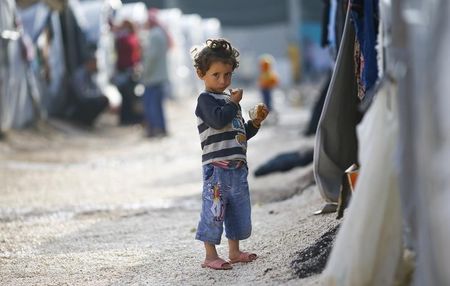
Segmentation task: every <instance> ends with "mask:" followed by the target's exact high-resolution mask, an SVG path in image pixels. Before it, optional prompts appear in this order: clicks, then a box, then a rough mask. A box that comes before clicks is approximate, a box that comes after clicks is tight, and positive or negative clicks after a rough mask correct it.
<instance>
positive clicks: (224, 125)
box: [192, 39, 269, 270]
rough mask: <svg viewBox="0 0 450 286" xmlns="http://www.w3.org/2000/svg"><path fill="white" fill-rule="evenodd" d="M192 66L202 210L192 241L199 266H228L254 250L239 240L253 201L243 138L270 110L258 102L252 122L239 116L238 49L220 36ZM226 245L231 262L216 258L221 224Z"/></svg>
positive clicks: (200, 50) (248, 231)
mask: <svg viewBox="0 0 450 286" xmlns="http://www.w3.org/2000/svg"><path fill="white" fill-rule="evenodd" d="M192 54H193V58H194V67H195V68H196V71H197V75H198V77H199V78H200V79H201V80H202V81H203V83H204V85H205V90H204V91H203V92H202V93H201V94H200V95H199V97H198V100H197V107H196V110H195V115H196V116H197V122H198V125H197V127H198V131H199V133H200V141H201V146H202V151H203V155H202V165H203V193H202V211H201V214H200V222H199V224H198V228H197V234H196V239H198V240H200V241H203V242H204V246H205V250H206V255H205V261H204V262H203V263H202V267H203V268H205V267H209V268H212V269H218V270H226V269H231V268H232V266H231V264H232V263H237V262H251V261H253V260H255V259H256V254H253V253H248V252H243V251H241V250H240V249H239V241H240V240H243V239H246V238H248V237H249V236H250V234H251V229H252V226H251V214H250V213H251V204H250V195H249V189H248V182H247V175H248V168H247V162H246V150H247V140H248V139H250V138H251V137H253V136H254V135H255V134H256V133H257V132H258V129H259V128H260V126H261V122H262V121H263V120H264V119H265V118H266V116H267V114H268V112H269V111H268V109H267V107H266V106H264V105H259V106H260V108H259V110H258V111H259V112H255V113H254V114H255V116H253V119H252V120H249V121H247V122H245V121H244V119H243V117H242V111H241V107H240V105H239V102H240V101H241V99H242V89H234V90H231V89H230V90H229V92H230V94H227V93H225V90H226V89H227V87H228V86H229V85H230V84H231V77H232V74H233V71H234V70H235V69H236V68H237V67H238V66H239V62H238V59H237V58H238V56H239V52H238V51H237V50H236V49H234V48H233V47H232V46H231V44H230V43H229V42H228V41H226V40H224V39H209V40H207V41H206V45H205V46H204V47H201V48H195V49H193V50H192ZM224 225H225V233H226V237H227V239H228V246H229V254H228V255H229V262H227V261H225V260H224V259H222V258H220V257H219V256H218V254H217V251H216V245H217V244H220V240H221V236H222V232H223V226H224Z"/></svg>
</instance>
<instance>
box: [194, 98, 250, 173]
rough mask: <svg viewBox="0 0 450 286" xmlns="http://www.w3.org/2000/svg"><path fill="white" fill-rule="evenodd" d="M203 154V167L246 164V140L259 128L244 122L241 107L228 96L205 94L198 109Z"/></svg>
mask: <svg viewBox="0 0 450 286" xmlns="http://www.w3.org/2000/svg"><path fill="white" fill-rule="evenodd" d="M195 115H196V116H197V123H198V124H197V128H198V132H199V134H200V141H201V147H202V150H203V155H202V164H203V165H205V164H209V163H211V162H215V161H223V160H243V161H246V158H247V157H246V153H247V140H248V139H250V138H251V137H253V136H254V135H255V134H256V133H257V132H258V128H256V127H254V126H253V124H252V123H251V121H250V120H249V121H247V122H245V121H244V119H243V117H242V111H241V107H240V106H239V105H237V104H235V103H233V102H231V101H230V96H229V95H228V94H225V93H220V94H218V93H211V92H203V93H201V94H200V96H199V97H198V99H197V107H196V109H195Z"/></svg>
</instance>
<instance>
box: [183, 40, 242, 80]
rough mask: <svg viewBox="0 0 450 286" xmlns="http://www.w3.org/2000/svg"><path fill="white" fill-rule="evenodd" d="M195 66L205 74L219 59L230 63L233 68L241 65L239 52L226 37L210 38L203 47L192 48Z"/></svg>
mask: <svg viewBox="0 0 450 286" xmlns="http://www.w3.org/2000/svg"><path fill="white" fill-rule="evenodd" d="M191 55H192V56H193V59H194V67H195V68H196V69H197V70H199V71H200V72H201V73H202V74H205V73H206V72H207V71H208V69H209V68H210V67H211V64H212V63H214V62H217V61H220V62H223V63H226V64H230V65H232V67H233V70H235V69H236V68H238V67H239V61H238V59H237V58H238V57H239V52H238V51H237V50H236V49H235V48H233V47H232V46H231V44H230V43H229V42H228V41H227V40H225V39H208V40H207V41H206V45H204V46H203V47H195V48H193V49H192V50H191Z"/></svg>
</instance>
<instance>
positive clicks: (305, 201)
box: [0, 88, 339, 285]
mask: <svg viewBox="0 0 450 286" xmlns="http://www.w3.org/2000/svg"><path fill="white" fill-rule="evenodd" d="M316 94H318V90H317V89H315V88H309V89H305V90H304V91H302V92H300V93H293V92H289V95H286V94H284V93H281V92H280V93H277V94H276V98H275V109H276V110H277V111H278V120H277V122H275V120H274V118H275V117H274V116H272V118H269V122H267V123H266V124H264V126H263V128H262V129H261V130H260V132H259V133H258V134H257V136H256V137H255V138H253V139H251V141H250V142H249V151H248V161H249V163H248V164H249V169H250V173H252V171H254V170H255V169H256V168H257V167H258V166H260V165H261V164H263V163H264V162H267V160H269V159H271V158H273V157H274V156H275V155H278V154H280V153H283V152H290V151H295V150H300V149H301V148H305V147H311V146H312V145H313V143H314V138H312V137H309V138H304V137H302V135H301V131H302V129H303V128H305V125H306V123H307V120H308V119H309V113H310V106H311V104H312V103H313V101H314V100H315V96H316ZM257 101H259V98H258V95H257V93H256V91H249V92H245V94H244V100H243V101H242V106H243V109H244V111H246V110H248V109H249V108H250V107H252V106H253V104H255V103H256V102H257ZM194 107H195V98H190V97H186V98H178V99H176V100H171V101H168V102H167V104H166V111H167V122H168V126H169V131H170V136H168V137H165V138H160V139H148V138H145V137H144V136H143V131H142V128H141V127H140V126H128V127H119V126H117V122H116V121H117V119H116V115H114V114H105V115H103V116H102V117H101V118H100V120H99V122H98V124H97V126H96V127H95V128H94V129H93V130H85V129H82V128H79V127H75V126H73V125H70V124H68V123H67V122H63V121H59V120H55V119H52V120H50V122H49V123H46V124H40V125H39V126H38V128H30V129H26V130H21V131H13V132H9V133H8V134H7V136H6V138H4V139H3V140H0V284H1V285H211V284H216V285H318V283H319V282H318V278H319V276H318V275H314V276H311V277H308V278H305V279H299V278H298V277H297V276H295V274H294V271H293V269H292V266H291V263H292V261H293V260H294V259H295V258H296V253H297V252H299V251H301V250H303V249H305V248H307V247H308V246H309V245H311V244H313V243H314V241H315V240H316V239H318V238H319V237H320V236H321V235H322V234H323V233H325V232H327V231H329V230H331V229H333V228H334V227H335V226H336V225H337V224H338V223H339V221H337V220H336V219H335V214H328V215H320V216H315V215H313V212H314V211H316V210H317V209H320V208H321V207H322V206H323V204H324V201H323V200H322V198H321V197H320V194H319V192H318V191H317V188H316V186H315V185H314V183H313V175H312V166H311V165H309V166H306V167H298V168H295V169H293V170H290V171H287V172H283V173H281V172H278V173H273V174H269V175H266V176H263V177H254V176H253V175H252V174H251V175H250V177H249V184H250V189H251V196H252V203H253V208H252V220H253V234H252V236H251V237H250V239H248V240H246V241H243V242H242V248H243V249H244V250H248V251H252V252H255V253H257V254H258V259H257V260H256V261H254V262H252V263H249V264H240V265H239V264H237V265H235V266H234V268H233V270H230V271H214V270H209V269H202V268H201V267H200V264H201V262H202V261H203V259H204V250H203V245H202V243H201V242H199V241H196V240H195V239H194V236H195V229H196V226H197V223H198V218H199V212H200V207H201V205H200V193H201V161H200V159H201V150H200V143H199V138H198V133H197V130H196V119H195V116H194V113H193V112H194ZM270 121H271V122H270ZM226 245H227V243H226V240H225V239H223V240H222V244H221V245H220V246H219V247H218V251H219V253H220V255H221V256H222V257H223V258H227V246H226Z"/></svg>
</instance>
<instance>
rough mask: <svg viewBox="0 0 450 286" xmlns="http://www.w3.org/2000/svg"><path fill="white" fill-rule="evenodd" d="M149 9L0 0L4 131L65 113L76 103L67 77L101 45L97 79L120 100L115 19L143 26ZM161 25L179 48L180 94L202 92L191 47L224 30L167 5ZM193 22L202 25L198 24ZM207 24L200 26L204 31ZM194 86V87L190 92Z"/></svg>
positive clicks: (173, 61) (176, 82) (0, 119)
mask: <svg viewBox="0 0 450 286" xmlns="http://www.w3.org/2000/svg"><path fill="white" fill-rule="evenodd" d="M146 17H147V7H146V6H145V4H144V3H142V2H135V3H129V4H122V2H121V1H120V0H108V1H103V0H92V1H80V0H65V1H60V0H45V1H44V0H41V1H37V0H34V1H32V0H28V1H27V0H19V1H14V0H3V1H1V3H0V47H1V49H0V133H2V132H5V131H7V130H9V129H15V128H22V127H24V126H27V125H28V124H30V123H36V122H39V120H45V119H47V118H51V117H64V116H65V114H66V113H67V109H68V108H69V105H70V104H71V101H70V96H71V95H70V90H68V82H69V80H70V76H71V75H72V73H73V72H74V71H75V69H76V68H77V67H79V66H80V65H81V64H82V61H83V59H84V58H85V57H86V55H87V53H91V52H92V49H95V52H96V56H97V60H98V65H99V73H98V75H97V81H98V82H99V84H100V86H101V88H102V89H103V90H104V92H105V93H107V96H108V97H109V98H110V99H112V100H113V101H115V104H120V100H121V99H120V94H119V93H118V91H117V89H116V88H115V87H114V86H113V85H112V84H111V80H110V79H111V77H112V74H113V72H114V64H115V53H114V35H113V32H112V31H111V29H110V27H109V24H110V23H109V21H110V20H111V19H113V21H114V24H120V23H119V22H120V21H121V20H123V19H125V18H129V19H131V20H132V21H134V22H136V24H137V25H140V26H142V25H143V24H144V23H145V21H146ZM159 17H160V20H161V22H162V23H163V24H164V25H165V26H166V27H167V28H168V30H169V32H170V33H171V34H172V36H173V38H174V41H175V42H176V43H177V45H175V46H174V48H173V49H171V50H170V51H169V71H170V75H171V77H172V78H171V81H172V82H173V85H172V87H173V95H174V96H181V95H184V96H185V95H186V94H193V93H195V92H194V90H195V89H196V88H198V87H197V86H195V84H194V83H195V82H196V81H194V80H193V79H194V78H195V75H194V73H193V70H192V68H191V62H190V61H191V59H190V55H189V48H190V47H192V46H193V45H194V43H201V42H204V41H205V40H206V38H208V37H217V36H218V35H219V34H220V29H221V26H220V22H219V21H218V20H217V19H214V18H202V17H200V16H199V15H196V14H188V15H186V14H183V13H182V12H181V10H180V9H175V8H174V9H161V10H160V13H159ZM194 27H196V28H195V29H194ZM198 27H201V29H198ZM189 88H191V89H192V90H189Z"/></svg>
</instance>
